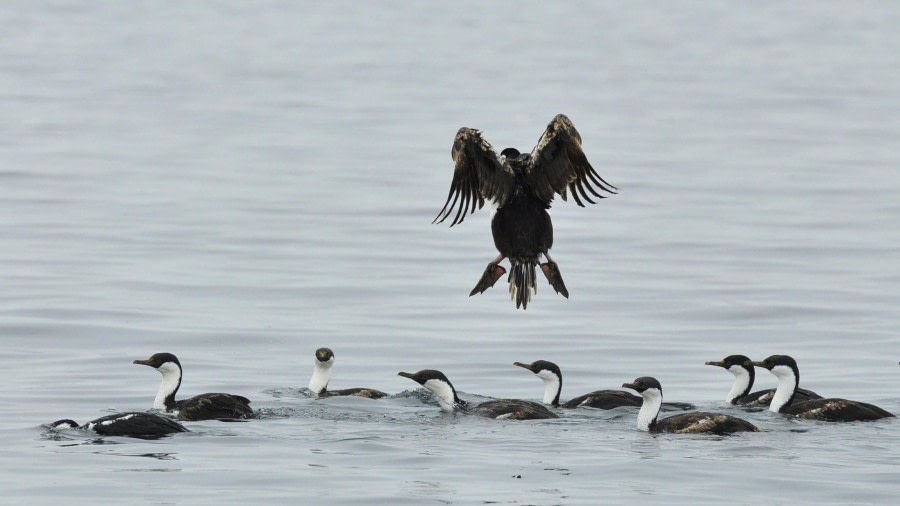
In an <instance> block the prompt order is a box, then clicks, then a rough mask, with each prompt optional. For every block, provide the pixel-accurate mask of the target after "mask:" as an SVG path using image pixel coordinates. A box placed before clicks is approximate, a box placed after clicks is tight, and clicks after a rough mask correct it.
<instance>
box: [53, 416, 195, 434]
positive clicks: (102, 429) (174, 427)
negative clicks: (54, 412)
mask: <svg viewBox="0 0 900 506" xmlns="http://www.w3.org/2000/svg"><path fill="white" fill-rule="evenodd" d="M50 429H52V430H66V429H82V430H91V431H94V432H96V433H97V434H100V435H102V436H129V437H137V438H145V439H151V438H157V437H162V436H165V435H168V434H172V433H175V432H188V430H187V429H185V428H184V426H182V425H181V424H180V423H178V422H176V421H175V420H172V419H171V418H166V417H164V416H160V415H157V414H153V413H142V412H129V413H115V414H112V415H106V416H103V417H100V418H98V419H96V420H91V421H90V422H88V423H86V424H84V425H78V423H77V422H75V421H74V420H69V419H65V420H57V421H55V422H53V423H52V424H50Z"/></svg>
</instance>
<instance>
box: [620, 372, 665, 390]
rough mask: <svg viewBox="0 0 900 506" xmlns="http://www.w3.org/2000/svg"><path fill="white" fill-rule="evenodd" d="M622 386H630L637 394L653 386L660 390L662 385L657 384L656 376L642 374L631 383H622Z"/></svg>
mask: <svg viewBox="0 0 900 506" xmlns="http://www.w3.org/2000/svg"><path fill="white" fill-rule="evenodd" d="M622 388H630V389H632V390H634V391H636V392H637V393H639V394H640V393H644V392H645V391H647V390H650V389H651V388H655V389H657V390H659V391H660V392H662V385H660V384H659V381H657V380H656V378H651V377H650V376H642V377H640V378H637V379H635V380H634V381H632V382H631V383H623V384H622Z"/></svg>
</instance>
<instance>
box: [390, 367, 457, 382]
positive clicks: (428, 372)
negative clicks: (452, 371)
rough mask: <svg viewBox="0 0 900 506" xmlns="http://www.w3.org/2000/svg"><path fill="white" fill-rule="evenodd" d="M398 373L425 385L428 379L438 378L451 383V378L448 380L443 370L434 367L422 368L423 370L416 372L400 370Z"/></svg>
mask: <svg viewBox="0 0 900 506" xmlns="http://www.w3.org/2000/svg"><path fill="white" fill-rule="evenodd" d="M397 375H398V376H403V377H404V378H409V379H411V380H413V381H415V382H416V383H418V384H420V385H424V384H425V382H427V381H428V380H438V381H443V382H445V383H447V384H450V380H448V379H447V377H446V376H444V373H442V372H441V371H435V370H434V369H422V370H421V371H419V372H416V373H409V372H399V373H397Z"/></svg>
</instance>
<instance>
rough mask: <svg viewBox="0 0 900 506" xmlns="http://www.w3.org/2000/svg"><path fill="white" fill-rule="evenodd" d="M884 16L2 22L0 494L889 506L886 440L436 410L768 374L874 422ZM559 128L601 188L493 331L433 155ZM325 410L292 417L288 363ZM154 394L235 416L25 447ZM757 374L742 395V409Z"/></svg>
mask: <svg viewBox="0 0 900 506" xmlns="http://www.w3.org/2000/svg"><path fill="white" fill-rule="evenodd" d="M898 25H900V6H898V5H897V4H895V3H887V2H825V1H815V2H792V3H789V4H782V3H777V2H745V3H717V4H706V3H697V2H668V1H666V2H662V1H660V2H645V3H642V4H634V3H630V2H603V3H592V2H585V3H568V4H565V5H562V4H556V3H553V4H550V3H537V2H534V3H523V2H491V3H482V2H454V3H453V4H452V5H450V4H449V3H448V4H436V3H431V2H425V3H420V4H409V3H400V2H396V3H379V4H375V3H360V2H328V3H305V2H265V3H244V2H232V1H217V2H194V3H191V4H190V5H182V4H180V3H176V2H150V3H135V2H112V1H110V2H77V1H71V2H66V1H59V2H31V1H11V2H5V3H4V4H3V6H2V7H0V26H2V44H0V110H2V118H3V120H2V122H0V280H2V290H0V339H2V343H3V354H2V356H3V358H2V369H3V380H2V382H0V398H2V402H0V415H2V418H0V420H2V421H0V433H2V440H3V446H4V451H3V453H2V456H0V469H2V473H0V492H2V494H0V495H2V497H3V499H2V502H4V503H9V504H13V503H33V504H42V503H45V504H50V503H58V502H67V503H75V504H86V503H90V504H121V503H148V504H189V503H213V502H216V503H223V504H247V503H248V502H249V503H259V502H270V503H298V502H299V503H304V502H310V501H309V500H307V498H315V499H314V501H315V502H319V503H327V504H345V505H346V504H359V505H363V504H479V503H501V504H542V505H543V504H598V503H632V504H633V503H665V504H721V503H722V502H727V503H731V504H734V503H737V504H749V503H760V502H766V503H774V504H794V503H807V504H809V503H819V504H846V503H854V504H878V503H893V502H894V501H896V497H897V494H898V493H900V486H898V477H900V466H898V457H900V453H898V448H900V435H898V434H900V425H898V423H900V422H897V421H896V420H888V421H882V422H876V423H869V424H845V425H835V424H831V425H829V424H823V423H813V422H798V421H791V420H786V419H783V418H781V417H779V416H772V415H771V414H770V413H768V412H752V413H743V412H741V413H740V414H741V416H745V417H747V418H748V419H750V420H752V421H753V422H754V423H757V424H758V425H760V426H761V427H763V428H764V429H766V432H764V433H761V434H751V435H745V436H738V437H730V438H725V439H720V438H709V437H674V436H658V437H655V436H650V435H648V434H645V433H642V432H639V431H637V430H636V428H635V418H636V413H635V412H634V411H629V410H616V411H612V412H602V411H597V410H589V409H588V410H577V411H574V412H566V413H564V416H563V418H561V419H559V420H553V421H548V422H521V423H516V422H509V421H494V420H486V419H478V418H473V417H466V416H448V415H444V414H441V413H440V412H439V411H438V408H437V407H436V405H434V404H433V402H431V401H430V400H429V397H428V396H427V395H421V393H419V392H416V390H415V388H414V387H415V386H416V385H415V384H413V383H412V382H410V381H409V380H407V379H405V378H401V377H398V376H397V375H396V374H397V372H398V371H401V370H407V371H410V370H418V369H423V368H437V369H441V370H443V371H444V372H445V373H446V374H447V375H448V376H449V377H450V378H451V380H453V382H454V383H455V385H456V386H457V388H458V389H459V390H461V391H463V392H465V393H466V394H465V396H468V397H472V396H474V395H481V396H490V397H517V398H529V399H539V398H540V395H541V385H540V382H539V380H538V379H537V378H534V377H532V376H531V375H530V374H528V373H527V372H526V371H524V370H521V369H518V368H515V367H513V366H512V365H511V363H512V361H514V360H519V361H532V360H536V359H541V358H543V359H548V360H553V361H555V362H557V363H559V364H560V365H561V366H562V368H563V371H564V373H566V377H565V389H564V392H563V397H564V398H568V397H573V396H575V395H578V394H581V393H584V392H587V391H589V390H593V389H597V388H615V387H617V386H618V385H621V384H622V382H624V381H630V380H632V379H634V378H635V377H636V376H641V375H653V376H656V377H657V378H659V379H660V381H661V382H662V383H663V385H664V387H665V391H666V393H667V398H669V399H670V400H682V401H691V402H694V403H696V404H697V405H698V406H699V407H701V408H704V409H715V410H722V411H731V412H733V413H735V412H737V411H738V410H733V409H732V408H729V407H728V406H726V405H724V402H723V401H722V399H723V397H724V396H725V393H726V392H727V390H728V388H729V386H730V381H731V376H730V375H728V374H727V373H725V372H723V371H722V370H719V369H716V370H712V369H713V368H710V367H705V366H703V362H704V361H706V360H710V359H719V358H722V357H724V356H725V355H728V354H732V353H742V354H747V355H749V356H751V357H753V358H755V359H762V358H764V357H765V356H767V355H770V354H773V353H787V354H791V355H793V356H795V357H796V358H797V360H798V361H799V363H800V366H801V370H802V385H804V386H806V387H809V388H812V389H814V390H816V391H818V392H819V393H824V394H826V395H828V396H834V397H847V398H852V399H858V400H863V401H868V402H874V403H877V404H879V405H881V406H883V407H885V408H886V409H889V410H892V411H895V412H898V411H900V392H898V384H900V383H898V379H900V366H898V364H897V362H898V360H900V338H898V331H900V330H898V329H900V310H898V308H900V288H898V286H900V262H898V257H900V227H898V223H900V221H898V220H900V204H898V201H897V195H898V193H900V172H898V164H900V64H898V61H900V60H898V58H897V55H898V54H900V32H898V30H897V26H898ZM560 112H563V113H566V114H568V115H569V116H570V118H571V119H572V120H573V122H574V123H575V125H576V126H577V128H578V129H579V131H580V133H581V135H582V138H583V141H584V142H583V144H584V149H585V151H586V153H587V155H588V158H589V159H590V160H591V161H592V162H593V164H594V166H595V167H596V168H597V169H598V171H599V172H600V173H601V174H602V175H603V176H604V177H605V178H606V179H607V180H609V181H610V182H612V183H613V184H615V185H617V186H618V187H619V188H620V189H621V193H620V195H618V196H615V197H614V198H610V199H608V200H606V201H603V202H602V203H600V204H599V205H596V206H592V207H590V208H587V209H581V208H578V207H577V206H575V205H573V204H572V203H563V202H557V205H556V206H555V207H554V209H553V216H554V225H555V228H556V245H555V248H554V249H553V253H554V257H555V258H556V260H557V261H558V262H559V264H560V268H561V270H562V272H563V275H564V276H565V279H566V283H567V285H568V288H569V290H570V292H571V298H570V299H569V300H565V299H563V298H562V297H560V296H558V295H556V294H554V293H552V290H551V289H550V288H549V286H547V285H545V284H543V280H541V282H542V285H541V290H540V292H539V293H538V295H537V297H536V299H535V300H534V301H533V303H532V305H530V306H529V308H528V310H527V311H517V310H516V309H515V308H514V305H513V304H512V303H511V302H510V300H509V298H508V295H507V293H506V290H505V288H504V287H502V286H501V284H498V286H497V287H495V288H494V289H492V290H489V291H488V292H486V293H485V294H483V295H480V296H476V297H472V298H469V297H467V294H468V292H469V290H470V289H471V288H472V286H474V284H475V282H476V281H477V280H478V278H479V276H480V275H481V271H482V270H483V269H484V266H485V264H486V263H487V262H488V261H489V260H490V259H491V258H493V257H494V256H495V254H496V253H495V251H494V249H493V244H492V242H491V238H490V232H489V216H490V213H489V211H488V210H482V211H481V212H480V213H478V214H476V215H474V216H472V217H470V218H469V219H468V220H467V221H466V222H465V223H464V224H462V225H460V226H458V227H454V228H453V229H448V228H447V227H446V226H436V225H431V224H430V222H431V219H432V218H433V216H434V215H435V214H436V213H437V211H438V209H440V207H441V205H442V204H443V199H444V198H445V196H446V192H447V189H448V187H449V183H450V177H451V172H452V168H451V161H450V157H449V152H450V146H451V143H452V140H453V136H454V134H455V132H456V130H457V129H458V128H459V127H461V126H470V127H476V128H479V129H482V130H483V131H484V133H485V136H486V137H487V139H488V140H489V141H490V142H492V143H493V144H494V146H496V147H498V148H503V147H507V146H515V147H518V148H519V149H521V150H530V149H531V147H532V146H533V145H534V143H535V142H536V140H537V138H538V136H539V135H540V134H541V132H542V131H543V129H544V126H545V125H546V123H547V122H548V121H549V120H550V119H551V118H552V117H553V115H554V114H556V113H560ZM319 346H330V347H331V348H333V349H334V351H335V353H336V355H337V365H336V366H335V375H334V377H333V378H332V382H331V386H332V387H333V388H341V387H353V386H370V387H375V388H379V389H382V390H386V391H388V392H391V393H394V394H396V395H395V396H394V397H392V398H390V399H387V400H383V401H369V400H364V399H327V400H318V401H316V400H311V399H309V398H307V397H305V396H304V395H303V394H302V391H301V390H299V389H301V388H302V387H304V386H305V385H306V383H307V381H308V378H309V374H310V372H311V371H312V360H313V351H314V350H315V348H317V347H319ZM159 351H170V352H173V353H176V354H177V355H178V356H179V358H181V361H182V363H183V364H184V366H185V369H186V375H185V380H184V383H183V385H182V395H184V396H187V395H193V394H197V393H201V392H207V391H227V392H234V393H240V394H243V395H246V396H248V397H250V398H251V399H252V400H253V404H254V406H255V407H256V408H257V409H259V410H261V412H262V413H263V414H264V416H263V418H261V419H259V420H254V421H251V422H248V423H220V422H195V423H190V424H189V428H190V429H191V431H192V432H191V433H189V434H184V435H178V436H175V437H170V438H166V439H162V440H159V441H141V440H132V439H127V438H106V439H104V438H97V437H91V436H89V435H86V434H78V433H77V432H76V433H66V434H63V435H62V436H60V437H55V438H54V437H49V436H48V435H47V434H46V433H45V431H44V429H43V428H42V427H41V424H43V423H47V422H50V421H53V420H56V419H59V418H63V417H71V418H75V419H76V420H78V421H82V422H84V421H87V420H90V419H93V418H96V417H98V416H101V415H103V414H105V413H107V412H109V411H115V410H144V409H149V408H150V407H151V404H152V400H153V396H154V394H155V391H156V388H157V385H158V381H159V375H158V374H157V373H156V372H154V371H150V370H148V369H146V368H142V367H137V366H134V365H132V364H131V362H132V360H134V359H137V358H147V357H148V356H149V355H150V354H152V353H154V352H159ZM773 379H774V378H773V377H772V376H771V375H769V374H768V373H765V372H761V373H760V380H759V385H760V387H770V386H772V385H774V381H773Z"/></svg>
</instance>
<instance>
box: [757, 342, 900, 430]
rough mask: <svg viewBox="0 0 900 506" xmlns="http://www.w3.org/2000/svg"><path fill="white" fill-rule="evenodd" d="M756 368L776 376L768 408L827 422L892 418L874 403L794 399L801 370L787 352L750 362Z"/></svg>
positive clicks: (891, 414)
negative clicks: (763, 369) (798, 400)
mask: <svg viewBox="0 0 900 506" xmlns="http://www.w3.org/2000/svg"><path fill="white" fill-rule="evenodd" d="M753 365H755V366H757V367H763V368H765V369H768V370H769V372H771V373H772V374H774V375H775V376H776V377H777V378H778V387H777V388H776V389H775V396H774V397H772V403H771V404H769V411H775V412H777V413H785V414H788V415H795V416H799V417H800V418H807V419H811V420H823V421H826V422H855V421H859V420H878V419H879V418H888V417H893V416H894V414H893V413H890V412H888V411H885V410H883V409H881V408H879V407H878V406H875V405H874V404H869V403H867V402H859V401H848V400H846V399H813V400H810V401H806V402H799V403H796V402H794V397H795V396H796V390H797V386H798V385H799V384H800V369H799V368H798V367H797V361H796V360H794V359H793V358H792V357H789V356H788V355H772V356H770V357H769V358H767V359H765V360H763V361H762V362H753Z"/></svg>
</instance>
